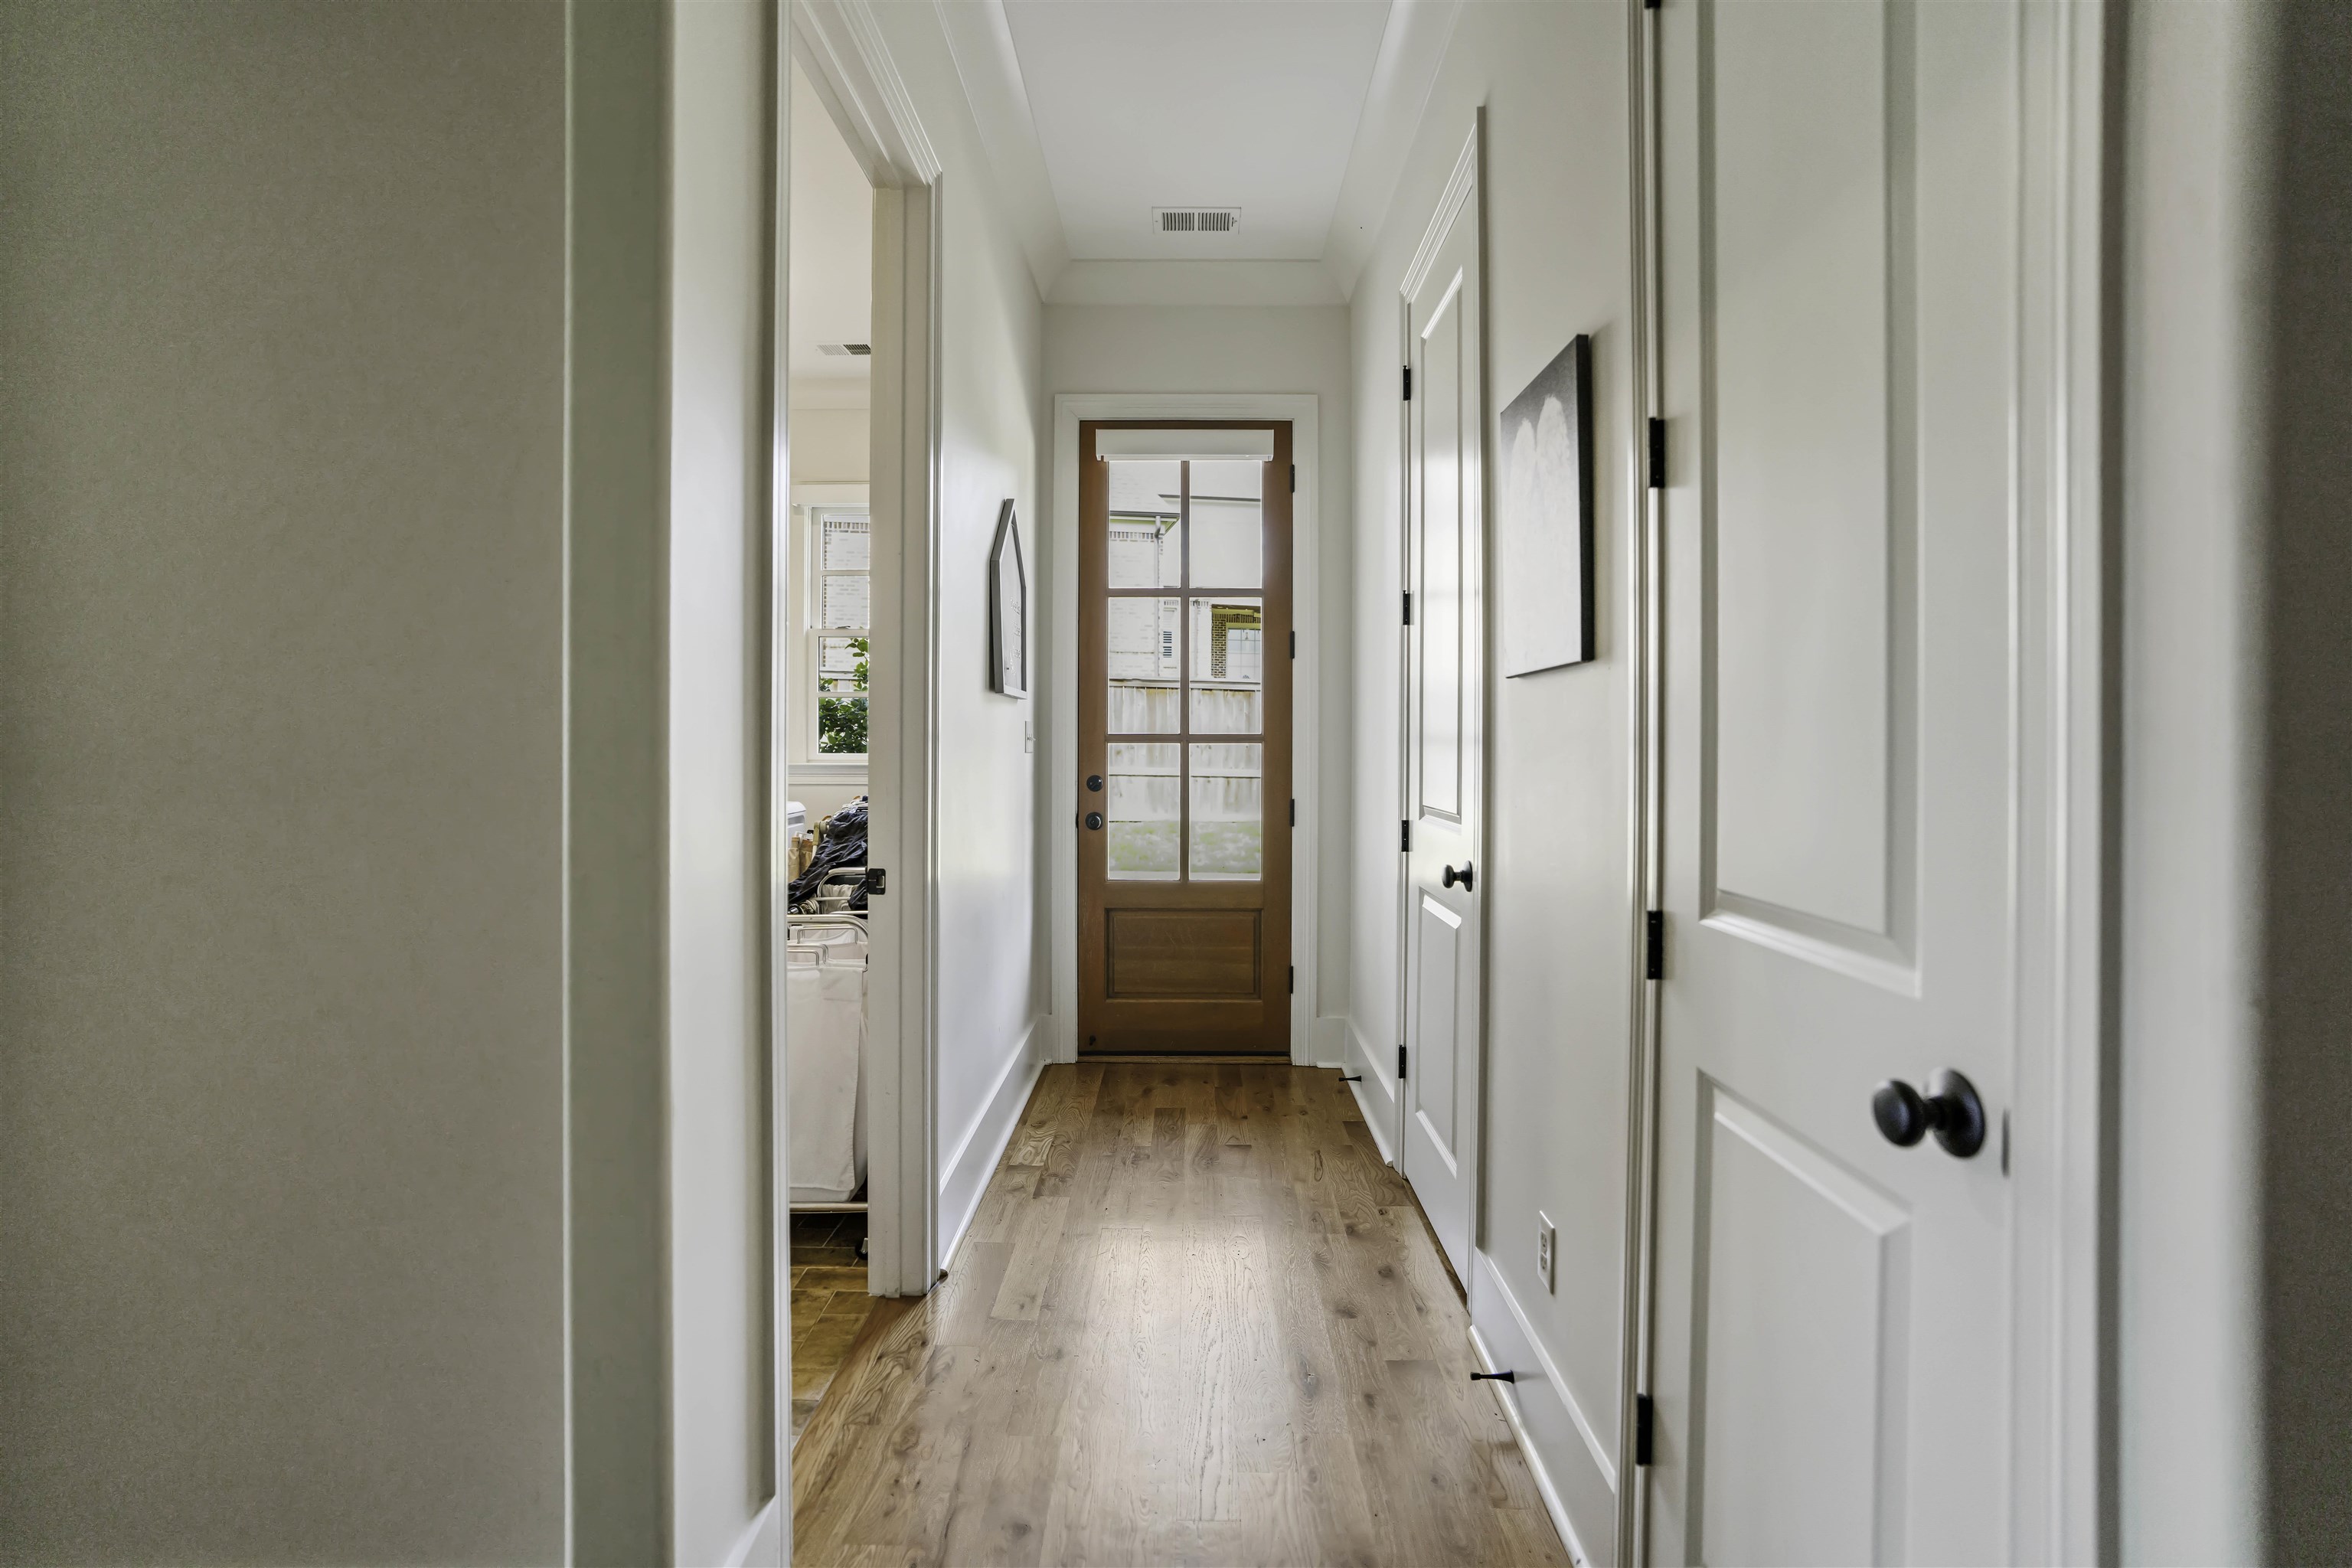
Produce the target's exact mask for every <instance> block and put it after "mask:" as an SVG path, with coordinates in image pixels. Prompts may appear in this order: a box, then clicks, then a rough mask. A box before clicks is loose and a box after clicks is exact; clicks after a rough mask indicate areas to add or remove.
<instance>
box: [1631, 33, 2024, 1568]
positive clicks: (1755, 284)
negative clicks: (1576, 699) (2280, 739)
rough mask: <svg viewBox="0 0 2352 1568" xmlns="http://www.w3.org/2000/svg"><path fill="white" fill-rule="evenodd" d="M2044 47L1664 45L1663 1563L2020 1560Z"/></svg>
mask: <svg viewBox="0 0 2352 1568" xmlns="http://www.w3.org/2000/svg"><path fill="white" fill-rule="evenodd" d="M2020 32H2021V29H2020V7H2019V6H2018V5H2011V4H2001V3H1996V0H1985V3H1982V4H1974V5H1915V4H1910V3H1907V0H1895V3H1885V0H1777V3H1775V4H1771V5H1757V4H1740V3H1734V0H1721V3H1718V0H1665V4H1664V7H1663V9H1662V10H1661V11H1660V13H1659V33H1658V39H1659V47H1660V48H1661V50H1662V58H1661V60H1660V66H1661V70H1660V75H1659V78H1658V80H1659V83H1660V89H1661V92H1662V95H1663V96H1662V100H1661V104H1660V109H1661V114H1660V120H1659V126H1660V135H1661V141H1660V165H1659V167H1660V172H1661V189H1660V192H1659V197H1660V207H1659V215H1660V258H1661V268H1662V274H1663V277H1662V283H1663V287H1662V289H1661V293H1660V308H1661V310H1662V325H1663V327H1664V362H1663V365H1662V376H1663V381H1662V391H1663V397H1664V407H1665V410H1666V414H1667V417H1668V432H1669V436H1670V444H1671V448H1672V450H1671V454H1670V456H1671V467H1670V470H1669V478H1670V483H1669V487H1668V489H1667V491H1666V494H1665V497H1664V509H1663V522H1662V526H1663V528H1664V536H1665V538H1664V549H1665V563H1664V616H1665V621H1664V633H1665V650H1664V655H1665V657H1664V683H1665V684H1664V698H1665V714H1664V722H1665V732H1664V743H1665V790H1666V793H1665V818H1664V834H1665V858H1664V909H1665V911H1666V921H1667V938H1668V941H1667V948H1666V954H1665V972H1664V985H1663V988H1662V994H1661V997H1660V1006H1661V1010H1660V1049H1661V1058H1660V1072H1661V1076H1660V1081H1659V1093H1660V1102H1659V1104H1660V1120H1659V1126H1658V1137H1659V1145H1658V1147H1659V1164H1658V1181H1659V1188H1658V1232H1657V1250H1656V1254H1655V1257H1656V1265H1655V1267H1656V1271H1657V1272H1656V1289H1657V1302H1656V1317H1655V1326H1656V1339H1655V1342H1654V1347H1655V1348H1654V1384H1653V1387H1654V1396H1655V1399H1656V1427H1655V1463H1654V1467H1653V1468H1652V1470H1651V1472H1650V1474H1651V1487H1652V1491H1651V1499H1650V1510H1651V1511H1650V1521H1651V1530H1652V1533H1651V1536H1650V1545H1651V1552H1650V1555H1651V1557H1652V1560H1653V1561H1655V1562H1660V1563H1669V1562H1672V1563H1684V1562H1687V1563H1700V1562H1712V1563H1756V1564H1761V1563H1814V1564H1822V1563H1864V1562H1872V1563H1900V1562H1926V1563H1978V1562H1990V1561H1994V1560H1998V1559H2001V1558H2004V1557H2006V1556H2007V1555H2008V1554H2009V1540H2010V1536H2009V1528H2010V1525H2009V1513H2010V1508H2011V1499H2010V1495H2009V1482H2008V1475H2009V1471H2008V1468H2007V1454H2008V1447H2009V1437H2010V1432H2011V1422H2010V1409H2011V1399H2012V1397H2013V1394H2012V1392H2011V1379H2012V1368H2011V1284H2010V1281H2011V1227H2012V1223H2013V1222H2012V1197H2011V1191H2012V1189H2011V1185H2010V1184H2009V1181H2008V1179H2007V1172H2006V1165H2007V1151H2008V1145H2007V1132H2008V1124H2007V1111H2008V1107H2009V1100H2010V1095H2011V1084H2012V1082H2013V1081H2014V1061H2013V1051H2014V1042H2015V1039H2016V1026H2015V1016H2014V1015H2015V997H2016V989H2015V985H2016V954H2015V951H2014V948H2015V942H2016V936H2015V931H2016V925H2015V919H2016V907H2015V893H2014V888H2015V885H2016V879H2015V874H2014V873H2015V868H2016V865H2017V855H2018V852H2019V851H2018V844H2019V839H2018V833H2019V813H2018V809H2017V805H2016V802H2017V799H2018V788H2017V785H2018V773H2017V766H2018V764H2017V761H2016V758H2017V743H2018V709H2017V700H2016V691H2017V689H2018V687H2017V683H2018V682H2019V681H2020V680H2021V679H2022V677H2023V675H2024V674H2025V673H2027V671H2026V661H2027V660H2028V659H2029V658H2031V657H2032V650H2031V649H2029V648H2028V647H2025V646H2024V644H2023V643H2022V642H2021V638H2020V637H2019V632H2018V627H2019V626H2020V624H2021V617H2020V615H2019V613H2018V603H2017V587H2016V584H2017V571H2018V562H2019V558H2020V555H2021V552H2027V551H2031V550H2032V549H2033V548H2035V545H2034V542H2033V541H2032V540H2031V539H2029V538H2026V537H2024V534H2025V532H2026V531H2028V530H2029V529H2030V526H2031V524H2030V521H2027V520H2026V517H2025V513H2024V512H2023V510H2021V507H2020V505H2019V503H2018V490H2017V486H2016V482H2015V479H2014V473H2015V470H2014V468H2013V466H2012V447H2011V437H2012V418H2013V413H2014V408H2015V405H2016V401H2017V389H2018V386H2019V374H2020V373H2019V369H2018V356H2017V353H2016V344H2017V343H2018V342H2019V332H2020V316H2019V310H2020V306H2019V300H2020V297H2021V295H2020V287H2019V281H2018V279H2019V266H2020V263H2019V246H2018V232H2019V231H2018V223H2019V218H2018V214H2019V210H2020V199H2019V167H2020V142H2019V138H2020V130H2019V125H2020V120H2019V113H2020V109H2019V106H2020V104H2021V101H2022V92H2021V80H2020V75H2019V55H2018V50H2019V37H2020ZM1948 1071H1957V1072H1958V1073H1959V1074H1961V1075H1963V1076H1964V1077H1965V1078H1966V1079H1968V1080H1969V1081H1970V1082H1971V1083H1972V1085H1973V1089H1974V1091H1975V1094H1976V1096H1977V1097H1978V1098H1979V1104H1980V1106H1981V1111H1982V1121H1983V1133H1982V1142H1981V1146H1980V1147H1977V1148H1976V1149H1975V1150H1974V1152H1968V1153H1966V1154H1965V1157H1964V1155H1963V1153H1962V1152H1961V1151H1965V1150H1967V1149H1968V1148H1969V1140H1968V1138H1967V1137H1965V1136H1961V1135H1959V1131H1960V1130H1959V1129H1958V1126H1957V1124H1958V1122H1960V1121H1963V1120H1964V1116H1963V1112H1964V1111H1965V1108H1966V1105H1965V1100H1966V1097H1964V1096H1961V1095H1959V1094H1958V1093H1957V1092H1956V1093H1953V1094H1950V1095H1948V1096H1946V1097H1944V1098H1942V1099H1934V1098H1932V1097H1933V1095H1934V1091H1935V1089H1936V1088H1937V1087H1938V1086H1937V1084H1936V1083H1935V1082H1932V1081H1931V1079H1934V1077H1935V1075H1937V1074H1939V1073H1944V1072H1948ZM1891 1080H1899V1081H1900V1082H1901V1083H1902V1084H1904V1085H1907V1086H1909V1089H1911V1090H1913V1091H1916V1095H1917V1096H1918V1097H1920V1101H1924V1102H1925V1103H1924V1105H1923V1104H1922V1103H1920V1101H1906V1100H1904V1098H1903V1093H1904V1091H1903V1090H1902V1089H1894V1088H1888V1089H1885V1090H1884V1092H1883V1095H1882V1094H1881V1092H1880V1091H1881V1086H1882V1085H1884V1084H1887V1083H1889V1082H1890V1081H1891ZM1874 1096H1877V1097H1878V1099H1875V1100H1874ZM1880 1100H1883V1101H1884V1105H1883V1107H1882V1106H1881V1104H1880ZM1881 1109H1883V1110H1885V1115H1886V1118H1887V1121H1888V1124H1889V1125H1891V1126H1892V1127H1893V1129H1894V1131H1895V1133H1901V1134H1906V1135H1907V1133H1908V1131H1910V1130H1909V1129H1906V1127H1905V1126H1904V1125H1903V1123H1904V1122H1905V1121H1906V1118H1915V1119H1916V1121H1915V1125H1921V1124H1924V1123H1926V1122H1927V1121H1930V1120H1932V1119H1936V1118H1941V1119H1942V1120H1943V1121H1944V1122H1945V1123H1947V1127H1946V1128H1945V1129H1941V1130H1932V1131H1927V1135H1926V1136H1924V1137H1923V1138H1921V1139H1920V1140H1919V1141H1917V1142H1909V1143H1903V1142H1897V1141H1896V1140H1895V1137H1894V1136H1892V1135H1890V1134H1889V1133H1887V1132H1886V1131H1883V1130H1882V1125H1881V1121H1880V1116H1879V1111H1880V1110H1881ZM1922 1110H1924V1112H1925V1114H1924V1115H1920V1114H1919V1113H1920V1112H1921V1111H1922ZM1947 1131H1950V1132H1951V1133H1952V1135H1953V1142H1955V1143H1956V1144H1957V1145H1958V1149H1948V1148H1947V1147H1946V1146H1945V1143H1944V1139H1945V1137H1946V1135H1947Z"/></svg>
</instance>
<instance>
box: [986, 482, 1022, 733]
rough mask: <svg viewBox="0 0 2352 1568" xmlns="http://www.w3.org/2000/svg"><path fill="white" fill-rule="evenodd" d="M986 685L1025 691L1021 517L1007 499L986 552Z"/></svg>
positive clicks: (1018, 692)
mask: <svg viewBox="0 0 2352 1568" xmlns="http://www.w3.org/2000/svg"><path fill="white" fill-rule="evenodd" d="M988 689H990V690H991V691H998V692H1002V693H1003V694H1004V695H1005V696H1007V697H1026V696H1028V695H1029V567H1028V563H1027V562H1025V561H1024V559H1023V558H1022V553H1021V518H1020V514H1019V513H1018V512H1017V511H1015V510H1014V509H1013V503H1012V502H1011V501H1010V500H1007V501H1006V502H1005V503H1004V505H1003V507H1002V508H1001V509H1000V510H998V511H997V514H996V542H995V544H994V545H993V546H992V547H991V548H990V550H989V552H988Z"/></svg>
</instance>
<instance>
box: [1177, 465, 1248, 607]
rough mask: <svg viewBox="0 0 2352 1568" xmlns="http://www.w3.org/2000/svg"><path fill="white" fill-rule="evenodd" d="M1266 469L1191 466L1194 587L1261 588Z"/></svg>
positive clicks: (1232, 466)
mask: <svg viewBox="0 0 2352 1568" xmlns="http://www.w3.org/2000/svg"><path fill="white" fill-rule="evenodd" d="M1266 467H1267V465H1265V464H1264V463H1261V462H1256V461H1246V462H1232V461H1223V462H1207V461H1203V462H1198V463H1194V464H1193V465H1192V577H1191V580H1190V581H1191V585H1192V587H1194V588H1263V587H1265V470H1266Z"/></svg>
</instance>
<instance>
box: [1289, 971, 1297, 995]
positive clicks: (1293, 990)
mask: <svg viewBox="0 0 2352 1568" xmlns="http://www.w3.org/2000/svg"><path fill="white" fill-rule="evenodd" d="M1290 994H1292V995H1293V996H1296V995H1297V994H1298V965H1297V964H1295V963H1294V964H1292V965H1291V966H1290Z"/></svg>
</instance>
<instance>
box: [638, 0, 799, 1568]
mask: <svg viewBox="0 0 2352 1568" xmlns="http://www.w3.org/2000/svg"><path fill="white" fill-rule="evenodd" d="M669 16H670V19H671V35H670V68H671V72H672V79H673V83H674V86H673V89H672V91H671V93H670V97H669V110H670V149H669V153H670V159H671V169H672V174H671V185H670V241H669V244H670V251H669V266H670V280H671V289H670V295H671V303H670V319H669V375H668V378H667V388H668V393H669V428H670V437H669V439H670V447H669V452H670V463H669V571H668V574H667V588H668V595H669V605H668V622H669V661H668V681H669V700H668V704H667V719H668V743H669V789H668V798H667V812H668V817H669V831H668V897H667V904H666V912H667V919H668V925H669V940H668V942H667V968H668V973H667V986H666V1004H667V1038H668V1046H669V1082H668V1096H667V1099H668V1110H669V1136H668V1141H667V1152H668V1164H669V1172H668V1175H669V1215H670V1218H669V1226H668V1232H667V1242H668V1251H669V1312H668V1332H669V1342H670V1378H669V1407H670V1408H669V1429H670V1454H669V1466H670V1496H669V1506H670V1531H669V1535H670V1551H671V1560H672V1561H675V1562H677V1563H719V1562H723V1561H725V1560H726V1558H727V1556H728V1554H729V1552H730V1551H731V1549H732V1548H733V1546H734V1544H735V1542H736V1541H737V1540H738V1539H739V1538H740V1537H741V1536H742V1534H743V1532H744V1531H745V1528H746V1527H747V1526H748V1525H749V1524H750V1522H751V1519H752V1517H753V1516H754V1515H755V1514H756V1513H757V1512H758V1511H759V1510H760V1508H761V1505H762V1504H763V1503H764V1502H765V1501H766V1500H767V1499H768V1497H769V1496H770V1495H771V1494H772V1491H773V1487H772V1480H773V1474H774V1472H773V1469H772V1448H773V1445H772V1441H771V1439H772V1430H773V1428H772V1419H773V1406H772V1401H771V1398H770V1381H771V1373H770V1360H771V1354H772V1352H771V1344H770V1321H769V1315H768V1314H769V1309H770V1305H771V1296H772V1289H771V1286H772V1280H771V1278H770V1273H769V1257H768V1252H769V1246H768V1243H769V1226H770V1223H771V1207H772V1205H771V1204H770V1202H769V1199H770V1195H771V1194H770V1193H769V1190H768V1169H767V1163H766V1132H765V1129H766V1125H767V1120H768V1118H767V1077H766V1073H765V1070H764V1065H763V1058H764V1056H765V1053H766V1048H767V1042H766V1030H765V1021H764V1016H765V1006H766V1002H765V998H764V996H763V995H762V989H763V976H764V974H765V968H764V954H763V952H762V951H761V949H762V944H763V942H764V933H765V931H766V924H765V920H764V915H763V911H762V910H761V901H762V900H763V897H764V894H765V890H766V885H767V879H766V876H765V854H766V835H765V813H766V805H765V796H764V794H763V791H764V788H765V784H764V775H763V773H762V764H763V763H764V759H763V758H762V757H761V755H760V754H759V747H758V744H757V739H758V737H760V736H761V735H763V734H764V733H765V725H764V722H763V721H762V718H761V710H762V709H763V708H764V707H765V704H766V701H767V685H766V680H765V678H764V675H763V673H762V669H761V667H762V665H763V664H764V661H765V658H766V648H765V646H764V627H765V622H766V616H767V599H768V580H767V552H766V549H765V547H764V542H763V540H762V530H763V528H764V526H765V522H766V516H767V506H768V496H767V488H768V486H767V465H766V454H767V451H768V443H769V430H768V428H767V420H768V406H769V394H768V388H767V378H768V374H769V365H768V359H767V353H766V345H765V342H764V339H765V335H766V330H767V309H768V298H767V297H768V290H769V277H768V267H767V224H768V212H769V205H770V193H769V190H768V183H769V180H770V178H771V173H772V171H771V160H770V157H769V155H768V152H767V138H768V135H769V130H768V102H767V94H768V84H767V78H768V74H769V71H768V66H767V60H768V58H769V57H770V56H771V55H772V49H773V42H772V37H771V35H770V32H769V27H768V21H767V15H766V7H765V6H764V5H761V4H759V3H758V0H697V3H695V4H693V5H677V6H675V7H672V8H671V9H670V11H669ZM794 434H795V437H797V432H795V433H794Z"/></svg>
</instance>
